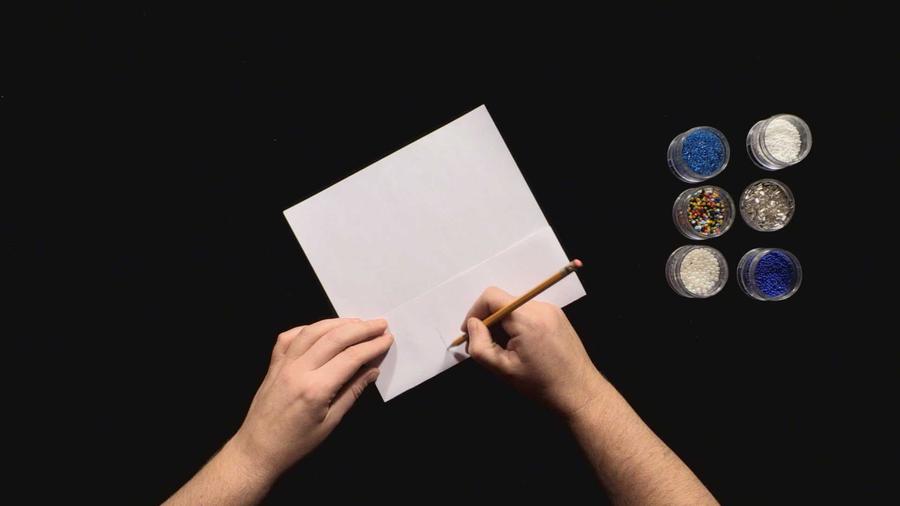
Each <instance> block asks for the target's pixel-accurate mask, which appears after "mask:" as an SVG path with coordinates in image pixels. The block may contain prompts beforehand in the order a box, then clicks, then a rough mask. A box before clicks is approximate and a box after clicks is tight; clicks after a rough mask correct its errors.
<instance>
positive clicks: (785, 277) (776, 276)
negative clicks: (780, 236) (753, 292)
mask: <svg viewBox="0 0 900 506" xmlns="http://www.w3.org/2000/svg"><path fill="white" fill-rule="evenodd" d="M754 277H755V281H756V286H757V288H759V291H760V292H762V293H763V294H764V295H766V296H768V297H780V296H782V295H784V294H786V293H788V292H790V291H791V289H792V288H794V282H795V281H796V277H797V271H796V269H795V268H794V262H792V261H791V259H790V258H788V257H787V256H786V255H785V254H784V253H781V252H779V251H770V252H768V253H766V254H765V255H763V257H762V258H760V259H759V262H757V264H756V271H755V275H754Z"/></svg>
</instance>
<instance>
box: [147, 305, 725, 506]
mask: <svg viewBox="0 0 900 506" xmlns="http://www.w3.org/2000/svg"><path fill="white" fill-rule="evenodd" d="M512 299H513V297H512V296H511V295H510V294H508V293H506V292H504V291H503V290H500V289H498V288H489V289H487V290H486V291H485V292H484V293H482V295H481V297H480V298H479V299H478V301H476V303H475V304H474V305H473V306H472V309H470V310H469V314H468V315H466V319H465V321H464V323H463V326H462V329H463V330H465V331H466V332H468V334H469V343H468V351H469V354H470V355H471V356H472V358H473V359H474V360H475V361H476V362H478V363H480V364H481V365H483V366H484V367H486V368H487V369H489V370H491V371H492V372H494V373H496V374H497V375H498V376H500V377H501V378H503V379H505V380H507V381H508V382H509V383H511V384H512V385H513V386H514V387H516V388H517V389H519V390H521V391H522V392H524V393H525V394H527V395H529V396H530V397H532V398H534V399H535V400H537V401H539V402H542V403H543V404H545V405H547V406H548V407H549V408H550V409H551V410H553V411H554V412H556V413H557V414H558V415H559V416H561V417H562V419H563V420H565V421H566V423H567V425H568V426H569V427H570V428H571V430H572V432H573V433H574V435H575V438H576V439H577V441H578V442H579V444H580V445H581V448H582V449H583V451H584V453H585V455H586V456H587V458H588V460H589V461H590V462H591V465H592V467H593V469H594V471H595V473H596V475H597V478H598V479H599V480H600V482H601V483H602V485H603V487H604V488H605V489H606V491H607V493H608V494H609V496H610V498H611V499H612V501H613V502H614V503H615V504H641V505H656V504H660V505H662V504H665V505H679V504H691V505H698V504H699V505H702V504H718V502H716V500H715V498H714V497H713V496H712V494H710V493H709V491H708V490H707V489H706V487H704V486H703V483H701V482H700V480H699V479H698V478H697V476H696V475H694V473H693V472H691V470H690V469H689V468H688V467H687V466H686V465H685V464H684V462H682V461H681V459H679V458H678V456H677V455H675V453H674V452H672V450H670V449H669V448H668V447H667V446H666V444H665V443H663V442H662V441H661V440H660V439H659V438H658V437H657V436H656V435H655V434H654V433H653V431H652V430H650V428H649V427H648V426H647V425H646V424H645V423H644V422H643V421H642V420H641V418H640V417H639V416H638V415H637V413H635V412H634V410H633V409H632V408H631V406H629V405H628V402H627V401H625V399H624V398H623V397H622V396H621V395H620V394H619V393H618V392H617V391H616V389H615V388H614V387H613V386H612V385H611V384H610V383H609V382H608V381H607V380H606V379H605V378H604V377H603V376H602V375H601V374H600V373H599V372H598V371H597V368H596V367H595V366H594V364H593V363H592V362H591V360H590V357H588V355H587V352H586V351H585V349H584V346H583V345H582V343H581V339H580V338H579V337H578V334H577V333H576V332H575V330H574V329H573V328H572V326H571V324H569V320H568V319H567V318H566V316H565V314H563V312H562V311H561V310H560V309H559V308H558V307H555V306H552V305H550V304H545V303H542V302H537V301H532V302H529V303H527V304H525V305H523V306H522V307H520V308H519V309H517V310H515V311H514V312H513V313H512V314H511V315H509V316H508V317H506V318H505V319H504V320H503V321H502V322H501V323H500V324H498V327H500V328H502V329H503V331H504V332H505V333H506V334H507V335H508V337H509V340H508V341H507V342H506V343H505V346H501V345H500V344H498V343H497V342H496V341H495V340H494V339H493V337H492V333H491V330H489V329H488V328H487V327H485V326H484V324H482V323H481V319H483V318H485V317H487V316H488V315H489V314H491V313H493V312H494V311H496V310H497V309H499V308H500V307H502V306H504V305H505V304H506V303H508V302H509V301H510V300H512ZM498 331H499V330H498V329H494V332H495V333H496V332H498ZM392 342H393V337H392V336H391V335H390V333H389V332H388V330H387V323H386V322H385V321H384V320H370V321H362V320H357V319H339V318H338V319H332V320H323V321H320V322H316V323H313V324H311V325H307V326H302V327H297V328H294V329H291V330H289V331H286V332H283V333H282V334H280V335H279V337H278V341H277V343H276V344H275V349H274V350H273V352H272V361H271V364H270V366H269V371H268V373H267V374H266V377H265V379H264V380H263V382H262V385H261V386H260V387H259V391H257V393H256V396H255V397H254V398H253V402H252V403H251V405H250V409H249V411H248V413H247V417H246V419H245V420H244V423H243V424H242V425H241V428H240V429H239V430H238V431H237V433H236V434H235V435H234V436H233V437H232V438H231V439H230V440H229V441H228V442H226V443H225V445H224V446H223V447H222V449H221V450H220V451H219V453H217V454H216V455H215V456H214V457H213V458H212V459H211V460H210V461H209V462H208V463H207V464H206V465H205V466H204V467H203V468H202V469H201V470H200V471H199V472H198V473H197V474H196V475H195V476H194V477H193V478H192V479H191V480H190V481H189V482H188V483H186V484H185V485H184V486H183V487H182V488H181V489H180V490H178V491H177V492H176V493H175V494H174V495H173V496H172V497H170V498H169V499H168V500H167V501H166V503H165V504H172V505H177V504H223V505H245V504H257V503H259V502H260V501H261V500H262V499H263V497H265V495H266V493H267V492H268V490H269V488H271V486H272V484H273V483H274V482H275V480H276V479H277V478H278V476H280V475H281V473H283V472H284V471H285V470H286V469H288V468H289V467H290V466H291V465H293V464H294V463H295V462H296V461H298V460H300V459H301V458H303V457H304V456H305V455H307V454H308V453H309V452H311V451H312V450H313V449H314V448H315V447H316V446H318V445H319V443H321V442H322V441H323V440H324V439H325V438H326V437H327V436H328V435H329V434H330V433H331V431H332V430H333V429H334V428H335V426H337V424H338V423H339V422H340V420H341V418H342V417H343V416H344V414H345V413H347V411H348V410H349V409H350V407H351V406H352V405H353V403H354V402H355V401H356V399H357V398H359V396H360V395H361V394H362V392H363V390H364V389H365V388H366V386H368V385H369V384H370V383H372V382H373V381H375V378H377V376H378V369H377V368H375V367H374V366H372V365H370V364H371V362H372V361H373V360H374V359H376V358H377V357H379V356H381V355H383V354H384V353H385V352H386V351H387V350H388V348H390V346H391V343H392Z"/></svg>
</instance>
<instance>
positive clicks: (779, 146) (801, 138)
mask: <svg viewBox="0 0 900 506" xmlns="http://www.w3.org/2000/svg"><path fill="white" fill-rule="evenodd" d="M811 148H812V132H810V130H809V125H807V124H806V122H805V121H803V120H802V119H800V118H798V117H797V116H794V115H792V114H776V115H775V116H772V117H771V118H768V119H764V120H762V121H758V122H757V123H756V124H755V125H753V128H751V129H750V132H748V133H747V154H749V155H750V159H751V160H753V163H755V164H756V165H757V166H759V167H761V168H763V169H766V170H781V169H783V168H785V167H790V166H791V165H794V164H796V163H799V162H800V161H801V160H803V159H804V158H806V155H808V154H809V150H810V149H811Z"/></svg>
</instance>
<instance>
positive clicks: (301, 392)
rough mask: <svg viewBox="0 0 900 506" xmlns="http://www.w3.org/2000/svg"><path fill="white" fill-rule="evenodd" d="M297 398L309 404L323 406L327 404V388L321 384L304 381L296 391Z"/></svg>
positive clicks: (308, 380)
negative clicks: (322, 404)
mask: <svg viewBox="0 0 900 506" xmlns="http://www.w3.org/2000/svg"><path fill="white" fill-rule="evenodd" d="M296 394H297V397H298V398H299V399H300V400H301V401H303V402H305V403H308V404H313V405H315V404H321V403H323V402H325V398H324V397H325V388H324V386H323V385H322V383H321V382H319V381H316V380H312V379H307V380H305V381H302V382H301V383H300V384H299V385H298V388H297V391H296Z"/></svg>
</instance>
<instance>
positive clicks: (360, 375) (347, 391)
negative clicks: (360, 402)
mask: <svg viewBox="0 0 900 506" xmlns="http://www.w3.org/2000/svg"><path fill="white" fill-rule="evenodd" d="M378 374H379V371H378V368H377V367H374V366H372V367H366V368H364V369H362V370H360V371H358V372H357V373H356V375H355V376H353V379H351V380H350V381H349V382H347V384H346V385H344V386H343V388H341V389H340V391H339V392H338V393H337V395H336V396H335V397H334V400H333V401H332V402H331V408H330V409H329V410H328V418H329V419H333V422H334V423H338V422H340V421H341V419H342V418H344V415H345V414H347V411H349V410H350V408H351V407H353V404H354V403H356V400H357V399H359V396H360V395H362V393H363V391H364V390H365V389H366V387H367V386H369V385H370V384H372V383H374V382H375V380H376V379H377V378H378Z"/></svg>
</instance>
